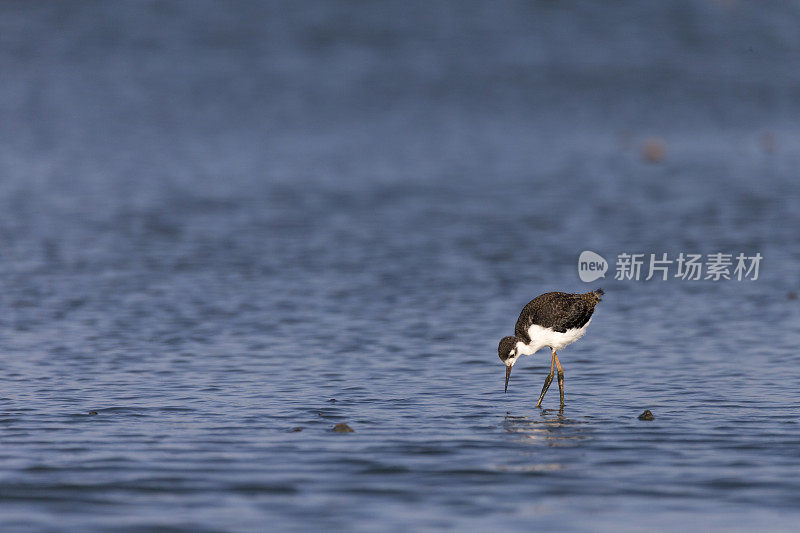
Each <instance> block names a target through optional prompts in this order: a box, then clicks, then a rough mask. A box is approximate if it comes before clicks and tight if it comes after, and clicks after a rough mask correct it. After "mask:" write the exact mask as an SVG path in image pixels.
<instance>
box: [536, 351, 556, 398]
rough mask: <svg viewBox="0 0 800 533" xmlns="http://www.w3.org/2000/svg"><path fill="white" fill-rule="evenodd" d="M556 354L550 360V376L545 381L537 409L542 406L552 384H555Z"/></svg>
mask: <svg viewBox="0 0 800 533" xmlns="http://www.w3.org/2000/svg"><path fill="white" fill-rule="evenodd" d="M555 356H556V352H553V353H552V358H551V359H550V374H548V375H547V377H546V378H545V380H544V386H543V387H542V393H541V394H540V395H539V401H538V402H537V403H536V407H541V406H542V400H543V399H544V394H545V393H546V392H547V389H548V388H549V387H550V383H552V382H553V373H554V372H553V371H554V367H555V363H556V359H555Z"/></svg>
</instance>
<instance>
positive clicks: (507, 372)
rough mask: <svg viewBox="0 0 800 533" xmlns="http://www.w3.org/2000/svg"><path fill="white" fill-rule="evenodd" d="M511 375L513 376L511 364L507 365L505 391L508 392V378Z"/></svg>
mask: <svg viewBox="0 0 800 533" xmlns="http://www.w3.org/2000/svg"><path fill="white" fill-rule="evenodd" d="M510 377H511V365H509V366H507V367H506V390H505V392H508V378H510Z"/></svg>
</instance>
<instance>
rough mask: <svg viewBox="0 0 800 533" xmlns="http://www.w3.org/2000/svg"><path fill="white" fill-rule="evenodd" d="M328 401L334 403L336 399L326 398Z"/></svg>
mask: <svg viewBox="0 0 800 533" xmlns="http://www.w3.org/2000/svg"><path fill="white" fill-rule="evenodd" d="M328 401H329V402H331V403H334V402H335V401H336V398H331V399H330V400H328Z"/></svg>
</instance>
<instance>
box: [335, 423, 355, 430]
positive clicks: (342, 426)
mask: <svg viewBox="0 0 800 533" xmlns="http://www.w3.org/2000/svg"><path fill="white" fill-rule="evenodd" d="M333 431H335V432H337V433H354V431H353V428H351V427H350V426H348V425H347V424H345V423H344V422H339V423H338V424H336V425H335V426H333Z"/></svg>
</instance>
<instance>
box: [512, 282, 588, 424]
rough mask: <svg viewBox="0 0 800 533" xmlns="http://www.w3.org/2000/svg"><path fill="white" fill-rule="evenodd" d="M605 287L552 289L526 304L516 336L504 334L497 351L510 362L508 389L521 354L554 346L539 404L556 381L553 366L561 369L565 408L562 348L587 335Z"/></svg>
mask: <svg viewBox="0 0 800 533" xmlns="http://www.w3.org/2000/svg"><path fill="white" fill-rule="evenodd" d="M601 296H603V289H597V290H596V291H592V292H587V293H586V294H568V293H566V292H548V293H545V294H542V295H541V296H537V297H536V298H534V299H533V300H531V301H530V302H528V305H526V306H525V307H524V308H523V309H522V312H521V313H520V314H519V318H518V319H517V325H516V326H514V336H513V337H503V338H502V339H501V340H500V346H498V347H497V353H498V354H499V355H500V360H501V361H503V363H505V365H506V388H505V390H506V391H508V378H510V377H511V368H512V367H513V366H514V363H516V362H517V358H518V357H519V356H520V355H533V354H534V353H536V351H537V350H539V349H540V348H544V347H545V346H549V347H550V352H551V355H552V360H551V361H550V374H549V375H548V376H547V378H546V379H545V380H544V386H543V387H542V393H541V394H540V395H539V401H538V402H537V403H536V407H540V406H541V405H542V400H543V399H544V395H545V393H546V392H547V389H548V387H550V383H551V382H552V381H553V370H554V369H555V368H557V369H558V392H559V395H560V396H561V408H562V409H563V408H564V369H563V368H561V362H560V361H559V360H558V353H557V352H558V350H560V349H561V348H563V347H565V346H567V345H569V344H572V343H573V342H575V341H576V340H578V339H580V338H581V337H583V335H584V334H585V333H586V328H588V327H589V322H591V321H592V313H594V307H595V306H596V305H597V302H599V301H600V297H601Z"/></svg>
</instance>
